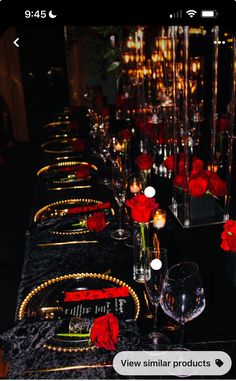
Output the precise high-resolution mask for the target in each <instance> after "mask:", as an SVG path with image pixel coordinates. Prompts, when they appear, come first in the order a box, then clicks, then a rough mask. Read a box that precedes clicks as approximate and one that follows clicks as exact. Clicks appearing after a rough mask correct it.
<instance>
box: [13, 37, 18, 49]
mask: <svg viewBox="0 0 236 381" xmlns="http://www.w3.org/2000/svg"><path fill="white" fill-rule="evenodd" d="M18 41H19V37H17V38H16V39H15V41H13V44H14V45H16V47H17V48H19V46H20V45H18V43H17V42H18Z"/></svg>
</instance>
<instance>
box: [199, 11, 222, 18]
mask: <svg viewBox="0 0 236 381" xmlns="http://www.w3.org/2000/svg"><path fill="white" fill-rule="evenodd" d="M217 16H218V13H217V12H216V10H215V9H205V10H203V11H201V17H204V18H215V17H217Z"/></svg>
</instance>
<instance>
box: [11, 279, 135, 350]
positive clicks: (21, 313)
mask: <svg viewBox="0 0 236 381" xmlns="http://www.w3.org/2000/svg"><path fill="white" fill-rule="evenodd" d="M82 278H91V279H102V280H106V281H108V282H113V283H115V284H117V285H119V286H121V287H128V289H129V293H130V295H131V296H132V298H133V300H134V305H135V313H134V319H135V320H137V319H138V316H139V313H140V302H139V298H138V296H137V294H136V292H135V291H134V290H133V289H132V288H131V287H130V286H129V285H128V284H127V283H125V282H123V281H122V280H120V279H117V278H114V277H112V276H109V275H105V274H99V273H98V274H97V273H75V274H67V275H62V276H59V277H56V278H52V279H49V280H47V281H46V282H44V283H42V284H40V285H39V286H37V287H35V288H34V289H33V290H32V291H31V292H30V293H29V294H28V295H27V296H26V297H25V299H24V300H23V302H22V303H21V306H20V308H19V311H18V319H19V320H22V319H23V318H24V317H25V316H26V311H27V306H28V304H29V302H30V301H31V299H32V298H34V297H35V295H37V294H39V293H40V292H41V291H42V290H44V289H45V288H47V287H49V286H50V285H52V284H55V283H58V282H61V281H64V280H67V279H82ZM43 348H45V349H49V350H51V351H56V352H70V353H72V352H84V351H89V350H92V349H95V348H96V347H94V346H92V347H90V346H89V347H82V348H78V347H66V348H65V347H61V346H55V345H50V344H44V346H43Z"/></svg>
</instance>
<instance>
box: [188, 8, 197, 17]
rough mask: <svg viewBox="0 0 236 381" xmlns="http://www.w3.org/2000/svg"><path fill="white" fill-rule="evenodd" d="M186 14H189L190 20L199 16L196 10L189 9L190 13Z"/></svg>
mask: <svg viewBox="0 0 236 381" xmlns="http://www.w3.org/2000/svg"><path fill="white" fill-rule="evenodd" d="M186 14H187V15H188V16H189V17H190V18H193V17H194V16H195V15H196V14H197V11H195V10H194V9H189V10H188V11H186Z"/></svg>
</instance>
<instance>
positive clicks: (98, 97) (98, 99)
mask: <svg viewBox="0 0 236 381" xmlns="http://www.w3.org/2000/svg"><path fill="white" fill-rule="evenodd" d="M94 103H95V105H96V106H101V105H102V104H103V95H99V94H98V95H96V96H95V97H94Z"/></svg>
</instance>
